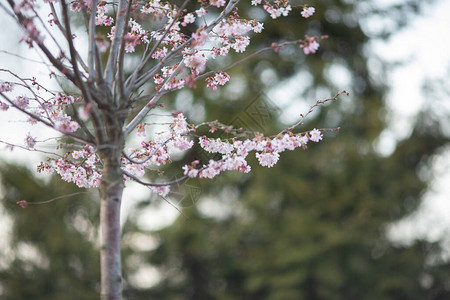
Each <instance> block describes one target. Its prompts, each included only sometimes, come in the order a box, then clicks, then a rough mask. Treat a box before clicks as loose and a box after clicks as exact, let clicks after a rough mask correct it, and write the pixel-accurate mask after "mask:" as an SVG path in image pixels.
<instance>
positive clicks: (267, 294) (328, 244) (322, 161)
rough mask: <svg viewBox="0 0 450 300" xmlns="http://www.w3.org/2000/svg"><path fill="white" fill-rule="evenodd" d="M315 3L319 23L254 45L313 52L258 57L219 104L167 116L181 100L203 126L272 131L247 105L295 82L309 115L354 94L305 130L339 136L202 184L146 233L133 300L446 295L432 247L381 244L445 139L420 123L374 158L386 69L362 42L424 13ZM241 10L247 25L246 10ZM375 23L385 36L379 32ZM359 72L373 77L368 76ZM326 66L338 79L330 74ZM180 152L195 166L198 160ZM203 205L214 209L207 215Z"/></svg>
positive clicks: (414, 202)
mask: <svg viewBox="0 0 450 300" xmlns="http://www.w3.org/2000/svg"><path fill="white" fill-rule="evenodd" d="M313 5H314V7H316V12H317V13H316V14H315V15H314V16H313V17H312V19H311V20H309V21H308V22H304V20H301V19H300V18H299V17H298V15H296V14H295V13H293V14H291V16H290V17H288V18H285V19H282V20H281V22H275V23H266V24H265V30H264V31H263V34H262V35H261V36H258V37H257V39H260V40H259V41H260V42H262V43H265V44H268V45H270V44H271V43H272V42H276V41H280V40H281V41H283V40H289V39H295V38H296V37H297V38H298V32H306V33H308V34H309V35H313V34H327V35H329V36H330V38H329V39H328V40H326V41H324V42H322V43H321V48H320V51H319V53H318V54H317V55H312V56H303V55H300V54H299V53H298V51H297V52H293V51H291V50H289V49H281V51H280V52H279V55H273V53H269V52H267V53H266V54H264V55H262V59H261V57H260V58H259V59H253V60H250V61H249V62H247V63H246V64H240V65H239V66H237V67H236V68H235V69H234V70H233V71H231V72H230V73H232V81H231V82H230V85H229V86H228V87H224V88H223V89H222V91H221V92H220V91H219V96H217V95H215V94H213V93H208V92H205V89H204V87H203V86H202V85H201V84H198V88H197V89H196V90H195V92H194V94H193V95H189V94H188V93H182V94H180V96H179V97H178V98H177V101H176V102H175V106H174V108H176V109H182V107H183V105H185V102H186V101H187V100H186V98H188V99H191V100H189V101H191V102H190V103H192V110H191V112H190V115H191V117H192V118H195V117H196V116H198V115H199V112H198V108H197V107H198V106H196V104H201V105H202V106H204V107H206V110H205V119H207V120H212V119H219V120H220V121H222V122H223V123H227V122H232V123H234V124H235V125H236V126H241V125H248V124H253V125H256V127H257V125H260V127H261V129H262V130H264V132H265V133H268V134H273V133H276V132H278V131H279V129H280V128H282V126H281V125H280V123H281V122H282V121H283V120H279V119H278V120H277V122H278V123H277V122H275V123H274V122H272V124H270V123H269V122H263V123H261V122H259V123H258V120H255V118H256V115H255V111H254V109H255V107H254V106H252V103H256V102H258V101H259V100H260V99H259V100H258V98H268V97H267V96H265V94H261V90H263V91H266V92H267V91H269V90H270V88H274V87H276V86H277V85H278V86H280V85H282V84H284V83H285V82H289V80H290V81H291V82H292V81H294V80H296V79H295V78H301V79H298V80H299V82H295V85H297V86H304V89H302V90H300V91H297V92H296V93H297V94H296V95H295V96H294V97H293V100H294V101H295V102H296V103H297V104H303V105H304V104H305V103H308V104H313V102H314V101H315V100H314V99H317V98H322V97H323V95H330V96H332V95H334V93H335V92H336V91H337V90H338V88H346V89H349V90H350V91H351V97H350V99H342V100H340V101H338V102H335V103H333V104H332V105H329V106H327V107H326V108H323V109H319V110H317V111H316V113H315V114H314V115H313V116H312V117H311V118H309V120H308V123H307V124H306V125H305V126H306V127H305V128H312V127H318V128H319V127H320V128H323V127H336V126H341V127H342V129H341V131H340V132H339V133H338V134H337V135H334V134H326V138H325V140H324V141H323V142H321V143H320V144H318V145H311V146H310V149H308V150H307V151H306V152H299V151H295V152H285V153H283V154H282V155H281V159H280V162H279V163H278V164H277V165H276V166H275V167H274V168H272V169H270V170H268V169H264V168H262V167H259V166H257V164H253V170H254V171H253V172H252V175H249V176H244V175H242V174H238V175H237V176H234V175H233V174H230V175H225V176H222V177H221V178H218V179H216V181H214V182H213V183H211V184H210V185H208V184H203V185H202V190H203V194H202V196H203V197H202V199H201V200H200V201H199V202H198V203H197V204H196V205H193V206H191V207H189V208H185V209H184V211H185V213H186V214H187V215H188V218H185V217H183V216H180V217H179V218H178V220H177V221H176V222H175V223H174V224H173V225H172V226H170V227H168V228H166V229H163V230H161V231H159V232H157V233H156V237H157V238H158V239H159V245H158V247H157V248H156V249H155V250H154V251H151V252H150V253H149V255H148V260H149V262H150V264H151V265H154V266H157V267H159V268H160V271H161V278H160V281H159V284H157V285H156V286H154V287H153V288H152V289H151V290H150V291H144V290H142V299H146V298H145V295H150V294H151V295H153V296H155V298H157V299H283V300H289V299H296V300H299V299H308V300H320V299H327V300H333V299H369V300H370V299H383V300H385V299H386V300H390V299H395V300H401V299H405V300H406V299H409V300H411V299H449V298H450V286H449V282H450V274H449V273H448V272H446V271H445V270H446V268H448V262H444V261H441V259H440V257H441V251H442V249H440V246H439V244H438V243H429V242H426V241H416V242H415V243H413V244H412V245H410V246H401V245H397V244H396V243H394V242H393V241H390V240H389V239H388V238H387V235H386V228H387V226H388V225H389V224H391V223H392V222H395V221H398V220H400V219H401V218H402V217H404V216H407V215H408V214H410V213H411V212H413V211H415V210H416V209H417V207H418V205H419V203H420V200H421V197H422V195H423V194H424V192H425V191H426V189H427V186H428V182H426V181H425V180H424V179H423V178H421V177H420V176H419V175H418V171H419V169H420V168H423V167H426V166H427V165H428V163H429V161H430V158H432V157H433V155H436V154H437V153H439V151H440V150H441V149H442V146H444V145H446V143H448V137H447V136H445V135H444V134H443V132H442V130H441V129H442V128H441V127H439V124H437V122H433V121H432V120H430V118H429V115H427V114H422V115H420V117H418V118H417V119H416V120H415V122H414V124H411V133H410V134H409V136H408V137H407V138H405V139H404V140H402V141H400V142H398V143H397V145H396V147H395V150H394V151H392V153H390V154H381V153H380V151H379V144H378V143H379V138H380V135H381V134H382V132H383V131H384V130H385V129H386V128H387V121H388V118H387V109H386V105H385V94H386V92H387V90H388V82H385V81H384V80H385V79H386V77H385V76H384V75H385V73H383V72H387V71H388V70H389V66H388V65H386V64H384V63H383V62H382V61H380V60H377V58H376V57H374V56H370V51H368V49H367V47H368V46H369V42H370V40H371V39H373V38H387V37H388V36H389V35H390V34H391V33H393V32H395V30H396V29H398V28H400V27H401V26H404V25H406V24H407V20H408V18H409V17H412V16H413V15H414V14H415V13H417V12H418V11H419V10H420V8H422V5H423V2H420V1H405V2H404V3H401V4H400V5H395V6H391V7H388V8H385V9H384V10H379V9H376V8H374V6H375V3H374V2H372V1H339V0H334V1H331V0H322V1H314V3H313ZM240 13H242V14H244V13H249V14H252V13H254V14H257V12H256V11H255V10H252V9H249V10H245V11H244V10H241V11H240ZM368 18H371V19H374V20H378V22H380V24H381V25H380V27H381V30H378V31H377V32H371V31H370V30H369V29H368V28H367V27H365V24H366V23H365V22H364V20H366V21H367V19H368ZM377 18H378V19H377ZM386 18H389V20H390V22H392V23H391V24H390V25H392V26H391V27H383V23H382V22H383V21H382V20H386ZM258 44H260V43H259V42H258V41H257V40H256V39H255V40H252V45H258ZM369 66H370V67H374V66H378V69H379V72H378V75H376V72H371V71H370V69H369ZM336 69H338V70H339V71H340V72H334V73H333V70H336ZM330 73H333V74H338V75H339V74H340V76H342V77H348V78H349V80H348V83H347V84H348V86H339V87H338V86H337V84H336V83H335V82H334V81H335V80H339V81H340V79H342V78H336V75H334V76H330ZM299 74H301V75H302V77H299V76H298V75H299ZM233 75H234V76H233ZM233 78H234V82H233ZM291 94H292V93H291ZM255 95H260V96H259V97H258V96H256V97H255ZM291 97H292V95H291ZM281 100H282V99H270V101H271V102H272V103H273V105H274V106H275V107H277V106H279V105H284V103H285V102H283V101H281ZM252 101H253V102H252ZM255 101H256V102H255ZM261 103H263V102H258V103H256V104H254V105H256V106H257V107H256V108H259V109H260V111H259V112H261V110H262V111H263V112H265V113H266V119H267V118H269V117H270V113H273V112H274V111H275V110H276V109H269V110H268V109H267V107H266V108H265V111H264V106H263V105H262V104H261ZM290 104H291V103H289V105H290ZM252 109H253V111H252ZM299 113H300V112H299ZM260 120H262V119H260ZM266 121H267V120H266ZM251 129H258V128H251ZM277 130H278V131H277ZM332 136H336V138H331V137H332ZM191 155H192V156H193V157H197V158H200V159H203V160H204V159H205V158H204V157H203V156H202V155H203V154H202V153H201V152H196V153H195V152H194V153H191ZM211 203H215V207H221V208H222V210H223V211H222V212H217V211H216V212H215V211H213V210H208V208H207V207H208V206H207V205H208V204H211ZM137 215H139V212H138V211H136V216H135V217H133V218H137Z"/></svg>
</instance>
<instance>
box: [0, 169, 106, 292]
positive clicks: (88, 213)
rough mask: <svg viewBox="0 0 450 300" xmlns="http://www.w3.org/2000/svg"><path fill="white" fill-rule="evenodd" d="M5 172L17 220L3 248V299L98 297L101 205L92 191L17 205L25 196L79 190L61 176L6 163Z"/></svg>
mask: <svg viewBox="0 0 450 300" xmlns="http://www.w3.org/2000/svg"><path fill="white" fill-rule="evenodd" d="M0 172H1V173H0V177H1V188H0V190H1V191H2V194H3V196H2V207H3V210H4V212H5V214H6V216H7V217H8V218H10V219H11V221H12V222H11V228H10V230H11V232H10V235H9V237H8V242H7V243H4V246H3V247H2V251H5V253H4V255H2V256H3V264H6V266H5V265H3V264H2V267H1V269H0V286H1V292H0V295H1V296H2V299H10V300H14V299H17V300H19V299H20V300H22V299H46V300H49V299H54V300H60V299H68V300H69V299H95V298H97V297H98V284H99V280H100V279H99V276H100V271H99V255H98V249H96V248H97V247H96V246H95V240H96V237H97V224H98V217H97V215H98V207H97V204H96V203H95V202H94V201H92V199H91V198H90V197H89V196H87V195H77V196H74V197H70V198H67V199H60V200H57V201H55V202H52V203H48V204H43V205H30V206H28V207H27V208H25V209H22V208H20V207H19V206H18V205H17V204H16V202H17V201H19V200H26V201H28V202H41V201H45V200H49V199H52V198H54V197H58V196H61V195H66V194H71V193H74V192H76V191H77V189H76V188H75V187H74V186H72V185H70V184H66V183H62V182H61V181H60V180H59V179H57V178H51V179H50V180H49V181H48V182H46V181H43V180H38V179H36V178H35V177H34V175H33V174H32V173H31V171H30V170H28V169H27V168H25V167H19V166H16V165H10V164H2V166H1V168H0ZM8 227H9V226H6V228H8ZM5 248H6V249H5Z"/></svg>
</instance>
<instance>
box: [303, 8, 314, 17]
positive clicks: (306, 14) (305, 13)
mask: <svg viewBox="0 0 450 300" xmlns="http://www.w3.org/2000/svg"><path fill="white" fill-rule="evenodd" d="M315 11H316V10H315V9H314V7H304V8H303V11H302V17H304V18H309V17H311V16H312V15H313V14H314V12H315Z"/></svg>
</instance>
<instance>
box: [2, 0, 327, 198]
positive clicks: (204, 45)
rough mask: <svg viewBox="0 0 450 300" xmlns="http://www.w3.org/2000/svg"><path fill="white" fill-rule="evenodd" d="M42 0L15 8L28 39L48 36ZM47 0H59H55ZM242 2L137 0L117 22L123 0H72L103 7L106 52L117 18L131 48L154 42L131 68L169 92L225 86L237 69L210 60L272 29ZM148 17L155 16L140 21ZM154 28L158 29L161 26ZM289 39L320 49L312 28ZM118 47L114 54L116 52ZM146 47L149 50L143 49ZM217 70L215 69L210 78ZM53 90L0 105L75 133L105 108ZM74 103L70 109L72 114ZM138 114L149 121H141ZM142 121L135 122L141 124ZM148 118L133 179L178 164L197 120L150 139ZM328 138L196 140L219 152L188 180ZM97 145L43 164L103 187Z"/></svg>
mask: <svg viewBox="0 0 450 300" xmlns="http://www.w3.org/2000/svg"><path fill="white" fill-rule="evenodd" d="M19 2H20V1H19ZM34 2H35V1H21V2H20V3H19V4H17V5H16V7H15V10H17V11H20V12H21V14H22V13H23V16H24V17H23V18H22V17H21V21H20V22H22V25H23V28H24V29H25V31H24V32H25V34H24V36H23V38H22V39H23V40H24V41H25V42H26V43H28V44H29V45H30V47H31V46H32V45H33V44H34V43H38V44H40V43H43V41H44V35H43V34H42V33H41V32H40V31H39V28H42V26H40V25H39V26H38V27H36V25H35V24H34V20H36V18H34V17H30V16H27V15H26V13H27V12H30V13H31V12H32V11H33V10H34V6H33V5H34V4H33V3H34ZM44 2H45V3H47V2H57V0H46V1H44ZM93 3H96V7H93ZM238 3H239V1H227V0H202V1H198V3H197V6H196V7H195V8H194V4H193V5H189V6H186V7H188V8H180V7H178V6H177V5H176V4H174V3H172V2H170V1H161V0H144V1H133V3H132V4H131V6H130V7H129V8H127V9H130V11H129V12H130V14H129V16H131V17H130V18H129V17H127V20H125V19H122V21H123V22H122V21H121V22H119V20H120V19H118V20H115V16H114V15H113V13H117V15H118V16H119V17H120V15H121V14H124V13H125V10H123V11H118V7H117V6H116V3H115V1H112V2H111V1H103V0H101V1H98V2H93V1H91V0H72V1H70V8H71V10H72V11H73V12H81V11H82V12H83V13H84V14H85V16H88V15H89V13H93V12H94V11H95V16H94V15H92V17H95V25H96V26H104V27H107V28H102V29H101V30H97V32H107V34H106V37H101V36H100V35H98V36H95V37H93V38H94V39H95V42H96V43H97V46H98V49H99V50H100V51H101V52H105V51H107V50H108V47H109V46H110V45H111V44H114V43H110V41H113V40H114V39H115V38H116V35H117V34H118V33H117V32H116V29H117V27H116V26H119V25H118V24H125V25H127V26H126V29H125V31H124V32H123V33H124V37H123V41H120V42H122V43H121V45H122V46H121V47H123V46H124V50H125V52H127V53H133V52H135V51H136V47H138V46H139V45H146V46H148V47H147V49H146V50H145V53H144V57H143V59H142V60H141V66H140V67H138V68H137V69H136V73H135V74H133V75H135V77H134V78H138V79H139V80H141V81H143V82H146V81H148V79H150V80H151V78H153V83H154V88H155V90H156V91H155V93H161V94H163V93H165V92H167V91H171V90H175V89H180V88H183V87H184V86H185V85H189V86H194V85H195V83H196V80H197V79H198V78H199V77H200V76H201V77H202V78H205V82H206V85H207V87H208V88H212V89H213V90H216V89H217V88H218V87H219V86H223V85H225V84H226V83H227V82H228V81H229V80H230V75H229V74H227V73H226V72H224V71H223V70H226V69H222V70H220V69H219V70H217V71H214V70H213V71H211V72H209V71H210V70H208V67H209V66H210V65H211V62H212V61H213V60H216V59H219V58H220V57H225V56H227V55H228V54H229V53H230V51H231V52H233V51H234V52H236V53H242V52H244V51H246V50H247V48H248V46H249V45H250V42H251V38H252V36H253V35H254V34H258V33H261V32H262V31H263V30H264V24H263V23H262V22H261V21H260V20H250V19H245V18H242V17H241V16H240V15H239V13H238V12H239V10H238V9H237V4H238ZM251 5H253V6H256V7H259V8H257V9H261V10H264V11H265V12H266V13H268V14H269V16H270V17H271V18H273V19H276V18H279V17H282V16H288V14H289V13H290V12H291V11H292V10H293V9H294V8H296V7H295V6H294V7H292V6H291V5H290V2H289V0H251ZM298 7H303V10H302V11H301V13H300V14H301V16H302V17H303V18H310V17H311V16H313V14H314V13H315V9H314V7H309V6H306V5H301V6H297V8H298ZM51 15H52V17H51V18H53V19H52V21H51V24H52V23H54V24H56V23H57V21H58V20H59V19H58V15H59V14H58V13H54V15H53V13H52V14H51ZM127 15H128V12H127ZM59 17H61V16H59ZM128 18H129V19H128ZM146 18H148V19H150V20H151V22H142V23H140V22H139V20H144V19H146ZM92 20H94V19H92ZM36 24H37V23H36ZM155 26H159V27H157V28H155ZM43 32H44V31H43ZM47 32H48V31H47ZM120 34H122V32H121V33H120ZM72 38H76V37H75V36H73V37H72ZM287 44H288V43H287ZM290 44H300V48H301V49H303V52H304V54H313V53H315V52H317V50H318V48H319V38H318V37H310V36H307V35H306V36H305V38H304V40H297V41H294V42H290ZM40 46H41V45H40ZM94 48H95V47H94ZM269 49H270V47H269ZM70 50H72V49H70ZM110 53H114V51H111V52H110ZM71 54H72V53H71ZM147 54H148V57H145V55H147ZM55 57H56V56H55ZM79 60H81V58H79ZM57 61H58V62H59V63H61V65H62V66H64V67H62V68H63V71H61V69H59V70H60V71H61V72H62V73H64V74H66V75H67V73H65V71H67V72H72V71H73V73H77V72H76V68H74V70H69V69H68V68H66V66H67V61H68V57H67V56H66V54H65V53H64V51H63V49H61V51H60V53H59V56H58V58H57ZM149 62H154V66H153V67H151V68H150V71H148V73H145V72H147V71H144V70H143V69H144V67H147V63H149ZM97 63H99V64H100V65H101V62H95V63H94V64H97ZM149 64H150V63H149ZM88 65H89V64H88ZM79 67H80V68H79V69H80V71H79V72H80V73H81V76H80V78H81V79H78V83H80V80H84V79H86V78H87V77H88V76H85V75H89V79H91V78H90V77H91V76H90V75H91V73H90V71H91V70H89V68H90V66H85V65H83V63H82V62H80V64H79ZM88 70H89V71H88ZM105 73H106V72H105ZM211 74H213V75H212V76H211ZM53 75H54V74H53ZM68 78H69V76H68ZM74 83H75V82H74ZM91 83H92V82H90V83H89V84H91ZM114 84H117V82H114ZM14 85H15V84H14V83H9V82H0V93H2V94H3V93H8V92H11V91H12V89H13V87H14ZM18 85H21V86H22V87H25V86H26V83H24V82H22V83H19V84H18ZM33 85H34V83H33ZM75 85H77V83H75ZM132 85H133V84H131V83H130V82H127V83H126V84H125V87H126V88H128V87H130V86H132ZM90 87H91V86H90ZM34 88H36V87H34ZM26 89H28V91H31V88H27V87H26ZM37 89H38V88H37ZM46 92H48V93H51V96H50V97H47V98H45V97H43V96H41V94H39V93H34V92H32V91H31V93H28V95H19V96H15V97H14V98H13V97H11V98H8V97H3V98H4V99H5V100H6V101H5V102H1V101H0V110H3V111H6V110H8V109H9V108H10V107H14V108H17V109H19V110H21V111H23V112H26V113H27V114H28V116H29V120H28V121H29V122H30V123H32V124H34V123H36V122H38V121H43V122H44V123H46V124H47V125H49V126H53V127H54V128H55V129H56V130H58V131H59V132H61V133H67V134H71V135H72V136H75V133H76V132H77V131H78V130H79V129H80V128H81V126H82V125H83V130H89V129H88V128H87V127H86V126H84V124H83V122H84V121H88V120H89V116H91V115H92V116H95V110H98V109H99V107H100V105H98V106H97V105H96V104H95V103H94V102H95V101H93V102H92V103H91V102H89V103H88V101H85V102H84V105H80V104H79V103H77V102H79V101H81V100H83V99H81V98H76V97H73V96H71V95H68V94H64V93H57V94H55V93H53V92H50V91H47V90H46ZM95 96H97V95H95ZM93 103H94V104H93ZM97 104H98V103H97ZM152 104H153V102H152ZM69 110H70V111H71V112H72V114H71V113H69ZM80 120H81V121H80ZM77 121H78V122H77ZM79 122H80V123H79ZM137 122H144V121H143V120H138V121H136V123H137ZM132 123H133V122H132ZM136 123H133V125H132V126H130V127H131V128H132V127H134V126H135V124H136ZM146 126H147V124H146V123H145V122H144V123H141V124H139V125H137V126H136V129H137V130H136V133H137V135H138V136H139V137H140V138H142V140H141V143H140V144H139V146H137V147H134V148H129V149H126V150H124V151H123V154H122V157H121V164H122V170H123V171H124V176H123V179H124V180H125V181H126V180H132V179H139V178H142V177H143V176H144V175H145V173H146V171H147V170H149V169H150V170H151V169H158V168H159V167H160V166H162V165H166V164H169V163H171V162H172V160H171V157H172V156H173V154H174V153H176V152H179V151H187V150H189V149H191V148H192V147H193V146H194V143H195V140H194V139H193V138H192V135H193V132H194V131H195V129H196V127H195V126H193V125H190V124H188V123H187V121H186V118H185V117H184V115H183V114H182V113H179V114H177V115H175V116H174V117H173V119H172V121H171V122H170V125H169V127H168V130H167V131H165V132H162V133H157V134H154V135H153V136H151V137H147V133H146ZM130 131H131V130H130ZM80 132H81V130H80ZM322 138H323V137H322V133H321V131H320V130H318V129H313V130H311V131H309V132H305V133H297V134H295V133H292V132H285V133H282V134H279V135H276V136H274V137H265V136H263V135H259V134H256V135H254V137H253V138H247V139H238V138H234V139H227V140H223V139H220V138H210V137H206V136H202V137H200V138H199V139H198V143H199V145H200V147H201V148H202V149H204V150H205V151H206V152H208V153H212V154H217V155H219V156H220V157H221V158H220V159H211V160H209V161H208V162H204V163H201V162H200V161H198V160H195V161H193V162H191V163H190V164H186V165H184V166H183V167H182V170H183V173H184V175H185V176H186V177H189V178H195V177H198V178H214V177H215V176H217V175H219V174H220V173H222V172H225V171H233V170H235V171H238V172H243V173H248V172H250V171H251V167H250V165H249V164H248V162H247V158H248V155H249V154H250V153H254V155H255V158H256V159H257V161H258V163H259V164H260V165H261V166H263V167H268V168H271V167H273V166H274V165H275V164H276V163H277V162H278V160H279V158H280V154H281V153H282V152H284V151H286V150H294V149H296V148H299V147H301V148H303V149H305V148H306V147H307V144H308V143H309V142H319V141H320V140H322ZM24 142H25V145H26V147H27V148H28V149H35V146H36V144H37V143H38V141H37V139H36V138H35V137H33V136H31V135H30V134H28V135H27V136H26V138H25V140H24ZM76 149H80V148H76ZM97 151H98V149H96V148H95V147H94V146H91V145H86V146H84V147H82V148H81V150H71V151H69V152H67V153H66V154H65V155H63V156H59V157H58V158H56V159H49V160H48V161H47V162H46V163H41V164H40V165H39V166H38V171H39V172H42V171H47V172H50V173H52V172H55V173H57V174H59V175H60V176H61V178H62V179H63V180H65V181H67V182H74V183H75V184H76V185H77V186H79V187H83V188H88V187H98V186H99V184H100V181H101V177H102V175H101V174H102V165H101V162H100V159H99V157H98V154H97ZM151 189H152V190H153V191H154V192H155V193H157V194H159V195H161V196H163V197H165V196H167V195H168V193H169V192H170V186H168V185H156V184H155V185H153V186H151Z"/></svg>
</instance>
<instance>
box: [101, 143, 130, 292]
mask: <svg viewBox="0 0 450 300" xmlns="http://www.w3.org/2000/svg"><path fill="white" fill-rule="evenodd" d="M113 153H114V151H113ZM111 154H112V153H109V155H111ZM115 156H116V155H111V156H109V157H108V156H104V157H103V173H102V182H101V184H100V188H99V190H100V199H101V204H100V229H101V238H100V239H101V251H100V260H101V261H100V268H101V299H102V300H120V299H122V264H121V254H120V240H121V229H120V204H121V200H122V192H123V188H124V184H123V180H122V173H121V171H120V163H119V162H120V158H119V159H118V158H117V157H115Z"/></svg>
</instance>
